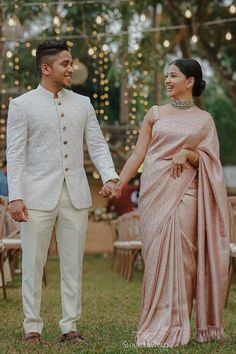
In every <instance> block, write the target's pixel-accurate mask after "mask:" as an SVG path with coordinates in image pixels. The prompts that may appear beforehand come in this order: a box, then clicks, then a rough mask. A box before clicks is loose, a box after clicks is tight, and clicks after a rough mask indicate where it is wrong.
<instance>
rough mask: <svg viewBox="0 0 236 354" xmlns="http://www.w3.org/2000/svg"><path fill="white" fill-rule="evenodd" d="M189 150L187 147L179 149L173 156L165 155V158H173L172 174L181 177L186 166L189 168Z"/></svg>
mask: <svg viewBox="0 0 236 354" xmlns="http://www.w3.org/2000/svg"><path fill="white" fill-rule="evenodd" d="M187 156H188V151H187V150H186V149H183V150H180V151H178V152H177V153H176V154H174V155H172V156H167V157H164V158H163V160H172V164H171V169H170V175H171V176H172V177H174V178H176V177H179V176H180V175H181V173H183V171H184V169H185V168H189V166H188V164H187Z"/></svg>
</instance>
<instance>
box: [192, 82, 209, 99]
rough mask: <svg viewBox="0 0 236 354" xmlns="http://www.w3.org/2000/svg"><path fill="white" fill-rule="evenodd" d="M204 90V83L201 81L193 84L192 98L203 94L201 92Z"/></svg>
mask: <svg viewBox="0 0 236 354" xmlns="http://www.w3.org/2000/svg"><path fill="white" fill-rule="evenodd" d="M205 88H206V81H205V80H201V81H200V82H199V83H197V82H196V83H195V84H194V86H193V96H194V97H199V96H201V94H202V93H203V91H204V90H205Z"/></svg>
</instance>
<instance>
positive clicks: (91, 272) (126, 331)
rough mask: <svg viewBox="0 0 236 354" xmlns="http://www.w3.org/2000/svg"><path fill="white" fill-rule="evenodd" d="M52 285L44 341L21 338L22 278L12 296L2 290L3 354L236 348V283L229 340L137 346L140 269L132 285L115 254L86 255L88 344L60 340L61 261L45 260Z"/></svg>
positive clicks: (84, 325) (47, 291)
mask: <svg viewBox="0 0 236 354" xmlns="http://www.w3.org/2000/svg"><path fill="white" fill-rule="evenodd" d="M47 275H48V287H47V288H44V289H43V297H42V317H43V319H44V321H45V326H44V332H43V338H44V339H45V342H46V343H44V344H37V345H34V346H31V345H30V344H26V343H24V342H22V324H21V323H22V309H21V289H20V277H18V278H16V279H15V281H14V282H13V283H12V284H11V285H10V286H9V288H8V291H7V294H8V300H7V301H4V300H3V297H2V291H1V289H0V354H3V353H4V354H5V353H8V354H13V353H14V354H26V353H27V354H28V353H50V354H54V353H63V354H64V353H70V354H72V353H109V354H113V353H114V354H119V353H128V354H129V353H179V354H180V353H181V354H186V353H202V354H203V353H204V354H205V353H223V354H226V353H236V284H235V283H234V284H233V287H232V288H231V293H230V299H229V304H228V308H227V310H226V311H225V329H226V334H227V339H226V340H225V341H224V342H222V343H216V342H215V343H210V344H204V345H202V344H198V343H196V342H194V341H193V342H192V343H191V344H189V345H188V346H186V347H182V348H175V349H171V350H170V349H162V350H161V349H154V348H153V349H150V348H147V349H144V348H142V349H141V348H136V347H135V344H134V337H135V331H136V326H137V323H138V320H139V308H140V301H141V299H140V295H141V287H142V273H141V272H136V273H135V276H134V280H133V281H132V282H131V283H130V284H128V283H127V282H126V281H125V280H123V279H121V278H120V277H119V276H118V275H116V274H115V273H114V272H112V270H111V258H110V257H108V258H103V257H102V256H86V257H85V263H84V278H83V279H84V283H83V314H82V317H81V320H80V324H79V329H80V331H81V333H82V334H83V335H84V336H85V337H86V339H87V342H88V343H87V344H86V345H84V344H82V345H80V346H78V345H74V344H60V343H58V339H59V337H60V331H59V328H58V321H59V319H60V291H59V264H58V260H57V259H55V258H52V259H49V261H48V264H47Z"/></svg>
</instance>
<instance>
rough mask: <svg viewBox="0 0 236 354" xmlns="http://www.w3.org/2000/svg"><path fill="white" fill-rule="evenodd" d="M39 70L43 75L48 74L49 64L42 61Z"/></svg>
mask: <svg viewBox="0 0 236 354" xmlns="http://www.w3.org/2000/svg"><path fill="white" fill-rule="evenodd" d="M41 71H42V74H43V75H46V76H48V75H49V74H50V66H49V65H48V64H46V63H43V64H42V65H41Z"/></svg>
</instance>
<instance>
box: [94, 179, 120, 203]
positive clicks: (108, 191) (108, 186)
mask: <svg viewBox="0 0 236 354" xmlns="http://www.w3.org/2000/svg"><path fill="white" fill-rule="evenodd" d="M99 194H101V195H102V196H103V197H104V198H109V199H112V198H114V197H115V198H120V196H121V187H120V186H119V185H117V183H116V182H114V181H112V180H110V181H108V182H106V183H105V184H104V186H103V187H102V189H101V191H100V192H99Z"/></svg>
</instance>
